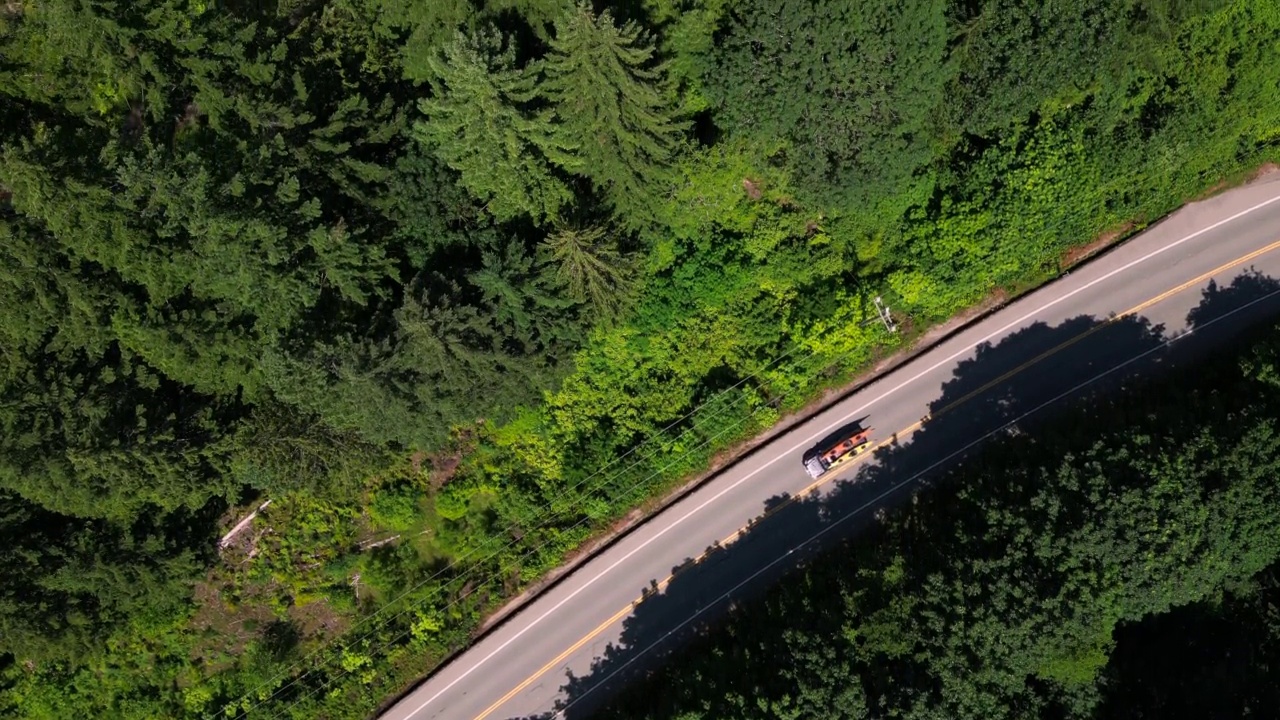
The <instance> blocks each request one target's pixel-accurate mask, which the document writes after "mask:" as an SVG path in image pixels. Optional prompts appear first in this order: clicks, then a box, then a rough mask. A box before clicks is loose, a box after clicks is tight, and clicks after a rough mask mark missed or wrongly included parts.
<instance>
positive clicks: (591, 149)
mask: <svg viewBox="0 0 1280 720" xmlns="http://www.w3.org/2000/svg"><path fill="white" fill-rule="evenodd" d="M551 48H552V51H551V53H550V54H549V55H548V56H547V58H546V60H545V62H544V63H543V65H542V68H541V69H542V72H543V74H544V76H545V80H544V81H543V83H542V85H541V86H540V92H542V93H543V94H544V95H545V96H546V97H547V98H548V99H549V100H550V101H551V102H552V104H553V105H554V107H555V109H556V120H557V124H556V130H557V132H558V133H559V135H560V136H561V138H562V143H563V144H564V146H566V147H573V148H574V162H573V163H572V164H569V165H566V169H568V170H572V171H575V172H579V173H581V174H583V175H585V176H586V177H587V178H589V179H590V180H591V182H592V184H593V185H594V186H595V187H596V188H597V189H598V190H600V191H601V192H602V193H603V195H604V197H605V199H606V201H607V202H608V203H609V204H610V205H611V206H612V208H613V211H614V215H615V217H616V218H617V219H618V221H619V222H621V223H623V224H624V225H626V226H628V227H631V228H638V227H640V226H642V225H644V224H645V223H646V222H649V221H651V220H652V219H653V217H654V215H655V203H656V201H657V200H658V198H659V197H661V195H662V192H663V185H664V183H665V182H666V181H665V179H664V176H663V171H664V168H665V165H666V163H667V162H668V160H669V159H670V157H671V153H672V150H673V148H674V146H675V143H676V140H677V138H678V137H679V133H680V125H679V124H678V123H677V122H676V120H675V117H674V110H673V108H672V105H671V102H670V94H669V93H668V92H667V91H666V89H665V88H664V82H665V79H666V67H665V66H664V65H654V64H653V55H654V50H653V46H652V44H651V43H650V42H649V41H648V39H647V38H646V37H644V35H643V34H642V33H641V30H640V28H639V27H638V26H636V25H635V24H634V23H626V24H624V25H623V26H622V27H618V26H617V25H615V24H614V21H613V18H612V16H611V15H610V13H609V12H608V11H605V12H603V13H601V14H600V15H598V16H597V15H596V14H595V13H594V12H592V10H591V8H590V7H589V6H588V5H586V4H579V5H578V6H577V8H576V9H575V10H573V11H572V12H570V13H569V14H567V15H566V16H564V17H562V18H561V19H560V20H558V21H557V22H556V35H555V38H554V39H553V40H552V41H551Z"/></svg>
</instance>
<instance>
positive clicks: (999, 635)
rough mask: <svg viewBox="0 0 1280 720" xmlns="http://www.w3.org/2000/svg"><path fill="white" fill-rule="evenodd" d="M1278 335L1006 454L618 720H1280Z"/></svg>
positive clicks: (750, 618) (882, 532)
mask: <svg viewBox="0 0 1280 720" xmlns="http://www.w3.org/2000/svg"><path fill="white" fill-rule="evenodd" d="M1277 290H1280V286H1277V284H1276V283H1275V282H1274V281H1268V287H1267V291H1268V292H1269V293H1271V294H1274V293H1276V292H1277ZM1259 335H1261V337H1259V338H1256V339H1254V340H1253V341H1251V342H1245V343H1242V344H1241V345H1240V346H1238V347H1236V348H1233V349H1231V350H1229V351H1225V352H1221V353H1218V354H1216V355H1215V356H1213V357H1212V358H1210V359H1209V360H1207V361H1205V362H1203V363H1202V364H1196V365H1191V366H1184V367H1182V368H1179V370H1178V371H1176V372H1174V373H1172V374H1170V375H1167V376H1164V377H1160V378H1158V379H1155V380H1147V381H1138V382H1135V383H1134V384H1132V385H1131V386H1130V387H1128V388H1126V389H1125V390H1124V391H1122V392H1112V393H1095V394H1094V395H1093V396H1092V397H1089V398H1088V399H1087V400H1083V401H1079V402H1077V403H1076V406H1075V407H1073V408H1069V409H1068V410H1066V411H1064V412H1062V413H1060V414H1057V415H1056V416H1053V417H1051V418H1046V419H1044V420H1042V421H1041V422H1040V423H1039V424H1038V426H1036V427H1034V428H1033V429H1032V428H1028V432H1023V433H1020V434H1017V435H1013V436H1008V435H1006V436H1003V437H1000V438H998V439H995V440H992V441H991V442H990V443H989V444H988V445H986V446H985V447H984V448H983V449H982V451H980V452H979V453H978V454H977V455H976V456H975V457H971V458H969V459H967V460H965V461H964V462H963V463H961V464H960V465H958V466H956V467H955V468H953V469H951V470H950V471H948V472H947V473H946V476H945V477H943V478H941V479H940V480H939V482H937V483H936V485H935V486H934V487H932V488H930V489H928V490H923V491H920V492H918V493H917V494H916V495H915V497H914V498H913V499H912V501H911V502H907V503H902V504H901V506H900V507H899V508H898V509H896V510H894V511H892V512H890V513H889V514H888V516H887V517H886V518H884V520H883V522H881V523H880V524H879V526H878V527H877V528H875V530H874V531H873V532H871V533H868V534H864V535H862V536H861V537H858V538H856V539H847V540H846V541H845V542H844V543H843V544H842V545H841V546H839V547H835V548H831V549H830V550H828V551H827V553H825V554H824V555H822V556H820V557H819V558H818V559H817V560H815V561H814V562H813V563H812V564H810V565H809V566H808V567H806V568H804V569H803V570H801V571H799V572H798V574H797V576H796V577H793V578H790V579H788V580H787V581H786V582H784V583H779V584H777V585H776V586H775V588H774V589H772V590H770V591H769V592H768V593H767V594H766V595H764V596H762V597H760V598H758V599H755V600H753V601H752V602H750V603H747V604H745V605H743V606H741V607H739V608H738V609H736V610H735V611H733V612H731V613H730V615H729V617H728V618H727V619H726V620H725V621H724V623H723V624H722V625H720V626H718V627H714V628H713V629H712V630H711V632H710V633H709V634H707V635H706V636H705V637H703V638H701V639H700V640H699V641H698V642H696V643H695V644H693V645H691V646H690V647H689V648H687V649H686V650H684V651H676V653H675V655H674V656H673V657H672V658H669V662H668V664H667V665H666V666H664V667H663V668H661V669H659V670H657V671H656V672H654V673H653V674H652V675H651V676H650V677H648V678H646V679H645V680H644V682H643V683H640V684H637V685H635V686H633V687H632V688H630V689H628V690H626V691H625V692H624V694H623V695H622V696H620V697H618V698H615V699H614V701H613V706H612V707H611V708H609V710H608V711H606V712H602V713H600V716H601V717H608V718H616V719H618V720H633V719H634V720H639V719H641V718H643V719H645V720H659V719H663V720H667V719H674V720H720V719H723V720H729V719H730V718H732V719H733V720H750V719H752V718H771V719H773V718H841V719H847V720H855V719H858V718H913V719H920V720H924V719H926V718H939V719H941V718H946V719H948V720H965V719H968V718H974V719H978V718H982V719H984V720H986V719H996V720H998V719H1000V718H1061V719H1063V720H1069V719H1071V718H1099V719H1102V718H1208V717H1212V718H1245V717H1260V716H1264V715H1269V714H1270V713H1271V712H1273V711H1274V708H1275V703H1276V701H1277V700H1280V694H1278V691H1277V685H1276V682H1275V673H1276V668H1277V666H1278V665H1277V664H1278V663H1280V612H1277V610H1278V607H1280V606H1278V605H1277V603H1280V428H1278V427H1277V423H1278V420H1277V418H1280V326H1274V327H1269V328H1267V329H1266V330H1265V331H1264V332H1262V333H1259ZM605 664H606V665H607V663H605ZM583 687H584V688H585V687H586V685H585V684H584V685H583ZM570 697H573V693H570ZM568 717H571V718H572V717H573V715H569V716H568Z"/></svg>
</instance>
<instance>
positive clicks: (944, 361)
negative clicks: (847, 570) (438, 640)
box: [406, 195, 1280, 720]
mask: <svg viewBox="0 0 1280 720" xmlns="http://www.w3.org/2000/svg"><path fill="white" fill-rule="evenodd" d="M1276 202H1280V195H1276V196H1274V197H1271V198H1269V199H1267V200H1264V201H1262V202H1259V203H1257V204H1255V205H1252V206H1250V207H1248V208H1245V209H1244V210H1240V211H1238V212H1236V213H1234V214H1232V215H1230V216H1228V217H1226V218H1223V219H1222V220H1218V221H1217V222H1214V223H1212V224H1210V225H1207V226H1205V227H1203V228H1201V229H1199V230H1197V231H1195V232H1193V233H1190V234H1189V235H1185V236H1183V237H1182V238H1179V239H1178V240H1175V241H1173V242H1171V243H1169V244H1168V245H1165V246H1163V247H1160V248H1157V249H1155V250H1152V251H1151V252H1148V253H1146V254H1145V255H1142V256H1140V257H1138V258H1135V259H1133V260H1130V261H1129V262H1127V263H1125V264H1123V265H1121V266H1120V267H1117V268H1115V269H1113V270H1110V271H1108V272H1106V273H1104V274H1102V275H1101V276H1099V277H1097V278H1094V279H1093V280H1090V281H1089V282H1087V283H1085V284H1083V285H1081V286H1080V287H1078V288H1076V289H1074V290H1071V291H1070V292H1067V293H1064V294H1062V295H1060V296H1059V297H1057V298H1055V299H1053V300H1050V301H1048V302H1046V303H1044V304H1043V305H1041V306H1039V307H1037V308H1036V309H1034V310H1031V311H1029V312H1027V313H1026V314H1024V315H1022V316H1021V317H1019V318H1017V319H1015V320H1012V321H1010V322H1009V323H1007V324H1005V325H1004V326H1002V327H1000V328H999V329H997V330H994V331H992V332H991V333H988V334H987V335H986V336H985V337H983V338H982V339H980V340H978V341H976V342H974V343H971V344H967V345H966V346H965V347H964V348H962V349H960V350H958V351H956V352H955V353H952V354H951V355H949V356H947V357H946V358H943V359H942V360H939V361H938V362H936V363H934V364H933V365H931V366H929V367H928V368H926V369H924V370H921V371H920V372H918V373H916V374H915V375H913V376H911V377H910V378H908V379H906V380H904V381H902V382H900V383H898V384H897V385H895V386H893V387H892V388H890V389H888V390H886V391H884V392H883V393H881V394H880V395H878V396H877V397H875V398H874V399H872V400H870V401H868V402H866V403H864V404H863V405H862V407H860V408H857V409H856V410H853V411H851V412H849V413H847V414H845V415H844V417H842V418H840V419H839V420H836V421H835V422H833V423H831V424H829V425H828V426H827V427H825V428H823V429H822V430H819V431H818V432H816V433H813V434H812V435H811V436H810V437H809V438H807V439H806V440H805V441H803V442H801V443H799V444H797V445H795V446H794V447H792V448H790V449H788V450H785V451H783V452H782V453H780V454H778V455H776V456H775V457H774V458H773V459H771V460H769V461H767V462H765V463H764V464H763V465H761V466H760V467H759V468H756V469H755V470H753V471H752V472H750V473H748V474H747V475H745V476H743V477H742V478H740V479H738V480H736V481H735V482H733V483H731V484H729V485H728V486H726V487H725V488H723V489H721V490H720V491H719V492H717V493H716V494H715V495H713V496H712V497H710V498H708V499H707V500H705V501H704V502H702V503H700V504H699V505H698V506H696V507H694V508H693V509H691V510H690V511H689V512H687V513H685V514H684V515H682V516H680V517H679V518H677V519H676V520H674V521H672V522H671V523H670V524H669V525H667V526H666V527H665V528H662V529H661V530H659V531H657V532H656V533H655V534H654V535H653V536H651V537H649V538H648V539H647V540H645V541H644V542H643V543H641V544H640V545H639V546H638V547H636V548H634V549H632V550H631V551H630V552H628V553H626V554H625V555H623V556H622V557H621V558H619V559H618V560H616V561H614V562H613V563H612V564H610V565H609V566H608V567H606V568H605V569H604V570H603V571H601V572H600V573H598V574H597V575H595V576H594V577H592V578H591V579H589V580H587V581H586V582H584V583H583V584H582V585H581V586H579V587H578V588H577V589H576V590H574V591H573V592H572V593H570V594H569V595H568V596H567V597H565V598H564V599H562V600H560V601H559V602H558V603H556V604H555V605H554V606H552V607H551V608H550V609H548V610H547V611H545V612H544V613H542V614H541V615H539V616H538V617H537V618H536V619H534V620H533V621H532V622H530V623H529V624H528V625H526V626H525V627H524V628H522V629H521V630H520V631H518V632H517V633H515V635H513V636H512V637H511V638H508V639H507V640H506V641H505V642H503V643H502V644H500V645H499V646H498V647H497V648H495V649H494V650H492V651H491V652H489V654H487V655H485V656H484V657H483V658H481V659H480V660H479V661H477V662H476V663H474V664H473V665H472V666H471V667H470V668H468V669H467V670H465V671H463V672H462V673H461V674H459V675H458V677H456V678H454V679H453V680H452V681H450V682H449V683H448V684H446V685H445V686H444V687H443V688H441V689H440V690H438V691H437V692H436V693H435V694H433V695H432V696H431V697H429V698H427V699H426V700H424V701H423V702H422V703H420V704H419V705H418V706H417V707H416V708H414V709H413V710H412V711H411V712H409V714H408V715H407V716H406V717H407V718H412V717H414V716H415V715H417V714H418V713H419V712H421V711H422V710H424V709H425V708H426V707H427V706H428V705H430V704H431V703H433V702H435V701H436V700H437V699H439V698H440V696H442V695H444V694H445V693H446V692H448V691H449V690H451V689H452V688H453V687H454V686H456V685H457V684H458V683H459V682H462V681H463V680H464V679H466V678H467V677H469V676H470V675H471V674H472V673H474V672H475V671H476V670H478V669H480V667H481V666H483V665H484V664H485V663H487V662H488V661H489V660H491V659H492V658H493V657H494V656H496V655H497V654H498V653H500V652H502V651H503V650H505V649H506V648H507V647H509V646H510V645H511V644H512V643H514V642H516V641H517V640H519V639H520V638H521V637H523V636H524V635H525V634H526V633H528V632H529V631H530V630H532V629H533V628H534V627H536V626H537V625H539V624H540V623H541V622H542V621H544V620H545V619H546V618H548V617H550V616H551V615H552V614H553V613H555V612H556V611H557V610H559V609H560V608H561V607H563V606H564V605H565V604H566V603H568V602H570V601H571V600H572V599H573V598H575V597H577V596H578V595H579V594H581V593H582V592H584V591H585V590H586V589H587V588H589V587H591V586H592V585H594V584H595V583H596V582H597V581H598V580H600V579H601V578H603V577H604V576H605V575H607V574H609V573H610V572H611V571H613V570H614V569H615V568H617V567H618V566H619V565H621V564H622V563H624V562H626V561H627V560H629V559H630V558H631V557H633V556H634V555H635V554H636V553H638V552H640V551H641V550H643V549H644V548H645V547H647V546H648V545H649V544H650V543H652V542H654V541H655V540H657V539H658V538H660V537H662V536H664V535H666V534H667V533H668V532H670V531H671V530H673V529H675V528H676V527H677V526H679V525H680V524H682V523H683V522H685V521H686V520H688V519H689V518H690V517H692V516H693V515H695V514H697V513H698V512H700V511H702V510H703V509H704V508H706V507H707V506H709V505H711V504H712V503H714V502H715V501H716V500H719V499H720V498H721V497H723V496H724V495H725V494H727V493H729V492H730V491H732V490H734V489H736V488H737V487H738V486H740V485H742V484H743V483H745V482H747V481H748V480H750V479H751V478H753V477H755V476H756V475H758V474H760V473H761V472H763V471H764V470H766V469H768V468H769V467H771V466H772V465H773V464H774V463H776V462H778V460H780V459H781V458H782V457H783V456H785V455H790V454H791V453H793V452H795V451H796V450H799V449H802V448H803V447H804V445H806V444H808V443H810V442H812V440H813V439H814V438H817V437H821V436H822V435H824V434H826V433H828V432H830V431H831V430H834V429H835V428H837V427H839V426H840V425H841V424H842V423H844V422H846V421H847V420H848V419H849V418H851V417H854V416H855V415H857V414H858V413H861V412H863V411H864V410H866V409H867V408H868V407H870V406H872V405H876V404H878V403H880V402H881V401H883V400H884V399H885V398H887V397H889V396H890V395H892V394H894V393H896V392H898V391H899V390H901V389H902V388H904V387H907V386H908V385H911V384H912V383H914V382H916V381H917V380H919V379H920V378H922V377H924V376H926V375H928V374H929V373H931V372H933V371H934V370H937V369H938V368H940V367H942V366H944V365H946V364H948V363H951V362H952V361H954V360H955V359H957V358H959V357H960V356H962V355H964V354H966V353H968V352H969V351H970V350H972V349H973V348H974V347H976V346H977V345H980V344H981V343H983V342H986V341H988V340H990V339H991V338H994V337H998V336H1000V335H1003V334H1004V333H1005V332H1007V331H1008V330H1010V329H1012V328H1014V327H1017V326H1019V325H1021V324H1023V323H1024V322H1026V321H1027V320H1029V319H1031V318H1032V317H1035V316H1036V315H1038V314H1040V313H1041V312H1043V311H1045V310H1048V309H1049V308H1051V307H1055V306H1057V305H1059V304H1061V303H1063V302H1065V301H1067V300H1069V299H1070V298H1073V297H1075V296H1076V295H1079V294H1080V293H1083V292H1085V291H1087V290H1089V289H1090V288H1093V287H1094V286H1096V285H1098V284H1100V283H1103V282H1105V281H1107V280H1109V279H1111V278H1113V277H1115V276H1116V275H1118V274H1120V273H1123V272H1125V271H1127V270H1129V269H1131V268H1133V267H1135V266H1137V265H1139V264H1141V263H1144V262H1146V261H1148V260H1150V259H1152V258H1155V257H1158V256H1160V255H1163V254H1165V253H1167V252H1169V251H1170V250H1173V249H1174V248H1177V247H1180V246H1182V245H1183V244H1185V243H1187V242H1190V241H1191V240H1194V239H1195V238H1198V237H1200V236H1202V235H1204V234H1206V233H1209V232H1212V231H1213V230H1216V229H1218V228H1220V227H1223V226H1224V225H1227V224H1229V223H1231V222H1234V221H1235V220H1238V219H1240V218H1242V217H1245V216H1246V215H1249V214H1251V213H1254V212H1257V211H1258V210H1261V209H1263V208H1265V207H1268V206H1270V205H1272V204H1274V203H1276ZM537 677H538V676H533V677H531V678H530V679H529V680H528V681H527V682H532V681H533V680H535V679H536V678H537ZM524 686H525V687H527V683H526V684H525V685H524ZM521 689H523V688H521ZM515 692H518V691H515ZM515 692H513V693H509V694H508V695H507V696H504V699H503V700H502V701H501V702H506V700H508V699H510V696H512V695H514V694H515ZM498 706H499V705H495V706H494V707H493V709H490V710H486V711H485V713H484V714H482V715H479V716H477V717H476V719H475V720H483V719H484V718H485V717H487V716H488V715H489V714H491V713H492V712H493V710H494V709H496V708H497V707H498Z"/></svg>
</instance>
